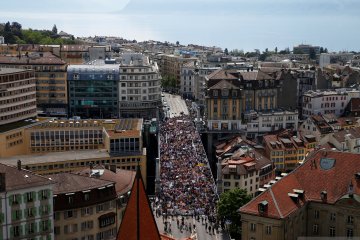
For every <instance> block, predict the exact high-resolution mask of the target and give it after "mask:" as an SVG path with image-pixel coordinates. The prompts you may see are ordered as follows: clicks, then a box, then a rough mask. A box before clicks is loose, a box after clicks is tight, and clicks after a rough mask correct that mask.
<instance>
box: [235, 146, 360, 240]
mask: <svg viewBox="0 0 360 240" xmlns="http://www.w3.org/2000/svg"><path fill="white" fill-rule="evenodd" d="M358 160H359V157H358V154H353V153H343V152H337V151H328V150H317V151H316V152H314V153H313V154H311V155H310V156H308V158H307V160H306V161H305V162H304V164H303V165H301V166H300V167H298V168H296V169H295V170H294V171H293V172H291V173H290V174H288V175H286V176H285V177H283V178H281V179H280V180H279V181H278V182H276V183H275V184H273V185H271V186H269V187H268V188H267V189H266V190H265V191H264V192H263V193H262V194H260V195H259V196H257V197H255V198H254V199H253V200H251V201H250V202H249V203H247V204H245V205H244V206H243V207H241V208H240V210H239V212H240V214H241V222H242V239H277V240H278V239H309V238H311V239H314V238H326V239H328V238H334V237H336V238H343V239H349V238H359V237H360V232H359V231H358V229H360V221H359V219H360V210H359V209H360V208H359V206H360V201H359V194H360V188H359V182H360V162H359V161H358ZM334 176H336V177H334ZM314 179H318V180H317V181H314Z"/></svg>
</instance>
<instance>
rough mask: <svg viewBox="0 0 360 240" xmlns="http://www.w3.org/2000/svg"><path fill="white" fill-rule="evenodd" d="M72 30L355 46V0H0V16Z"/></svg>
mask: <svg viewBox="0 0 360 240" xmlns="http://www.w3.org/2000/svg"><path fill="white" fill-rule="evenodd" d="M6 21H10V22H12V21H17V22H19V23H21V24H22V25H23V28H36V29H51V28H52V26H53V25H54V24H56V25H57V28H58V30H59V31H60V30H64V31H65V32H68V33H71V34H74V35H75V36H94V35H112V36H121V37H124V38H127V39H136V40H140V41H142V40H149V39H152V40H160V41H170V42H176V41H180V43H182V44H188V43H195V44H203V45H207V46H219V47H222V48H225V47H227V48H228V49H229V50H230V49H234V48H238V49H243V50H245V51H252V50H254V49H255V48H258V49H260V50H264V49H265V48H269V49H274V48H275V47H276V46H277V47H278V49H279V50H280V49H283V48H285V47H290V49H292V46H294V45H297V44H300V43H309V44H313V45H320V46H324V47H327V48H328V49H329V50H332V51H338V50H355V51H360V31H359V29H360V1H359V0H71V1H70V0H51V1H49V0H34V1H29V0H2V3H1V8H0V22H6Z"/></svg>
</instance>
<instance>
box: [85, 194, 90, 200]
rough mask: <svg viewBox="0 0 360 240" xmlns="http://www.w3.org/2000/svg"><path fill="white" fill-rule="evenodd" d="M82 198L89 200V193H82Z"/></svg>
mask: <svg viewBox="0 0 360 240" xmlns="http://www.w3.org/2000/svg"><path fill="white" fill-rule="evenodd" d="M84 200H85V201H89V200H90V193H85V194H84Z"/></svg>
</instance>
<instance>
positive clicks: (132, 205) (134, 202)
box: [117, 166, 160, 240]
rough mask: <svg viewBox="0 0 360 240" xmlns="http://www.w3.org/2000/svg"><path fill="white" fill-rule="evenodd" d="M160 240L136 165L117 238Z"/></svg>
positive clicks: (121, 239) (119, 239) (118, 239)
mask: <svg viewBox="0 0 360 240" xmlns="http://www.w3.org/2000/svg"><path fill="white" fill-rule="evenodd" d="M123 239H126V240H147V239H152V240H160V234H159V230H158V228H157V225H156V221H155V218H154V216H153V213H152V210H151V208H150V202H149V199H148V197H147V195H146V192H145V186H144V181H143V179H142V177H141V172H140V167H139V166H138V168H137V171H136V176H135V181H134V184H133V186H132V189H131V194H130V198H129V201H128V203H127V206H126V209H125V214H124V217H123V219H122V222H121V225H120V229H119V232H118V235H117V240H123Z"/></svg>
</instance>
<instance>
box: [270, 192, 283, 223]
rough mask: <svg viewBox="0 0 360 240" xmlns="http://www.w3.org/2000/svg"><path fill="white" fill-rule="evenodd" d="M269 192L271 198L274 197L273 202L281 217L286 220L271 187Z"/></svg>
mask: <svg viewBox="0 0 360 240" xmlns="http://www.w3.org/2000/svg"><path fill="white" fill-rule="evenodd" d="M269 192H270V195H271V197H272V199H273V201H274V205H275V207H276V210H277V211H278V213H279V215H280V217H281V218H284V216H283V215H282V213H281V211H280V208H279V205H278V203H277V201H276V198H275V196H274V193H273V191H272V189H271V187H270V188H269Z"/></svg>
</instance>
